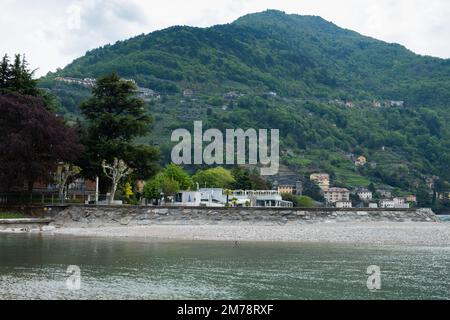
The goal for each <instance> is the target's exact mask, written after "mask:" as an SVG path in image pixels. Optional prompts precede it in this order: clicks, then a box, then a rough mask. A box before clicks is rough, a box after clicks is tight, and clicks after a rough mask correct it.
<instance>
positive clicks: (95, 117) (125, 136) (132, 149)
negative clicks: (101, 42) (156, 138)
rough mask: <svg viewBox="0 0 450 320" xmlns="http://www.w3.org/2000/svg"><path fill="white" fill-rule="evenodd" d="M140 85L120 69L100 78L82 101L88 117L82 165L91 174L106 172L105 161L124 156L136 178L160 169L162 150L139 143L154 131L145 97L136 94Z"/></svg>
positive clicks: (89, 175) (82, 109)
mask: <svg viewBox="0 0 450 320" xmlns="http://www.w3.org/2000/svg"><path fill="white" fill-rule="evenodd" d="M136 90H137V87H136V85H135V84H134V83H133V82H131V81H126V80H123V79H121V78H120V77H119V76H118V75H117V74H116V73H112V74H111V75H108V76H104V77H102V78H100V79H98V81H97V83H96V85H95V87H94V88H93V90H92V94H93V95H92V97H91V98H90V99H88V100H87V101H85V102H84V103H82V105H81V111H82V113H83V115H84V116H85V118H86V119H87V126H86V128H85V132H84V134H83V136H84V138H83V142H84V145H85V146H86V152H85V153H84V155H83V157H82V159H81V161H80V166H81V167H82V168H83V173H84V174H85V175H86V176H87V177H88V178H94V177H95V176H103V169H102V168H101V163H102V161H103V160H106V161H107V162H112V161H113V160H114V158H118V159H123V160H124V161H125V162H126V163H127V164H128V165H129V166H130V167H131V168H133V169H134V174H135V175H136V178H139V179H148V178H150V177H152V176H153V175H154V173H155V171H156V169H157V164H158V160H159V152H158V150H157V149H156V148H154V147H152V146H148V145H139V144H135V143H134V141H135V139H136V138H138V137H141V136H145V135H147V134H148V133H149V132H150V124H151V122H152V118H151V117H150V115H148V113H147V112H146V110H145V103H144V101H143V100H141V99H139V98H137V97H136Z"/></svg>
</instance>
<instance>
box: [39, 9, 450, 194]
mask: <svg viewBox="0 0 450 320" xmlns="http://www.w3.org/2000/svg"><path fill="white" fill-rule="evenodd" d="M112 71H117V72H118V73H119V75H120V76H121V77H123V78H127V79H133V80H135V81H136V82H137V84H138V85H139V86H140V87H142V88H148V89H152V90H154V91H155V92H156V93H157V95H159V97H158V96H155V98H152V99H148V103H147V107H148V110H149V112H150V113H151V114H152V115H153V117H154V119H155V121H154V127H155V128H154V130H153V134H152V136H149V137H147V139H146V141H148V142H149V143H152V144H153V143H156V144H159V145H160V147H161V149H162V151H163V154H164V155H165V160H166V161H167V160H168V156H169V154H170V153H169V151H170V146H171V144H170V143H169V141H170V133H171V130H172V129H175V128H179V127H183V128H190V127H192V124H193V121H194V120H203V121H204V127H205V128H207V127H215V128H219V129H225V128H236V127H240V128H244V129H245V128H278V129H280V134H281V136H282V143H281V150H282V154H283V156H282V159H283V162H284V164H286V165H288V166H289V168H291V170H292V171H294V172H295V173H298V174H307V173H309V172H313V171H319V170H320V171H322V170H324V171H327V172H329V173H330V174H331V175H332V177H333V180H334V181H333V183H334V184H335V185H342V186H348V187H354V186H367V185H368V184H369V183H370V182H374V183H375V184H376V185H377V186H380V187H385V186H391V187H395V188H399V189H400V190H404V191H408V190H417V189H421V188H425V186H426V185H427V183H428V182H430V181H431V180H433V179H434V180H436V177H434V178H433V176H437V177H440V178H441V181H444V180H446V181H449V180H450V173H449V170H448V169H449V163H450V127H449V123H450V119H449V118H450V116H449V113H448V108H449V107H450V60H449V59H447V60H444V59H438V58H432V57H423V56H419V55H416V54H414V53H413V52H411V51H409V50H407V49H406V48H404V47H402V46H400V45H398V44H388V43H385V42H382V41H379V40H376V39H372V38H369V37H365V36H362V35H360V34H358V33H356V32H353V31H350V30H345V29H342V28H339V27H338V26H336V25H334V24H332V23H330V22H327V21H325V20H323V19H322V18H320V17H314V16H299V15H287V14H284V13H282V12H279V11H266V12H262V13H257V14H251V15H247V16H244V17H242V18H240V19H238V20H237V21H235V22H233V23H231V24H227V25H219V26H214V27H210V28H194V27H182V26H176V27H171V28H168V29H165V30H162V31H157V32H153V33H151V34H148V35H140V36H137V37H135V38H132V39H129V40H126V41H120V42H117V43H116V44H114V45H107V46H104V47H102V48H99V49H95V50H92V51H89V52H88V53H87V54H86V55H85V56H83V57H81V58H79V59H76V60H75V61H74V62H72V63H71V64H70V65H68V66H67V67H65V68H64V69H62V70H59V71H58V72H56V73H51V74H48V75H47V76H46V77H44V78H42V79H41V80H40V84H41V86H42V87H44V88H48V89H51V90H52V92H54V93H55V94H56V95H57V96H58V97H59V100H60V102H61V110H62V112H63V113H65V115H66V116H67V117H68V118H69V119H75V118H77V117H79V104H80V102H81V101H82V100H83V99H85V98H87V97H88V96H89V94H90V91H89V88H88V87H86V86H83V85H80V84H73V83H72V84H71V83H68V82H64V81H61V77H62V78H65V77H72V78H97V77H99V76H101V75H104V74H107V73H110V72H112ZM187 89H189V90H192V92H190V91H189V90H188V91H186V90H187ZM183 93H184V94H183ZM81 120H82V119H81ZM362 155H363V156H365V157H366V158H367V159H368V163H367V164H366V165H365V166H360V167H357V166H355V165H354V162H353V161H352V160H353V159H354V157H358V156H362Z"/></svg>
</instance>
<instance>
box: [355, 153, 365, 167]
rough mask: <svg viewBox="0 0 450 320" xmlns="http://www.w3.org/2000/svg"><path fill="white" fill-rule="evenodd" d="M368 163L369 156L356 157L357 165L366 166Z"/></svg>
mask: <svg viewBox="0 0 450 320" xmlns="http://www.w3.org/2000/svg"><path fill="white" fill-rule="evenodd" d="M366 164H367V158H366V157H364V156H359V157H358V158H356V161H355V165H356V166H360V167H363V166H365V165H366Z"/></svg>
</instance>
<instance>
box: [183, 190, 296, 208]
mask: <svg viewBox="0 0 450 320" xmlns="http://www.w3.org/2000/svg"><path fill="white" fill-rule="evenodd" d="M227 203H228V204H229V205H230V206H237V207H272V208H290V207H293V203H292V202H291V201H284V200H283V198H282V196H281V194H280V193H279V192H278V191H275V190H234V191H232V192H231V194H229V195H228V196H227V195H226V194H225V192H224V190H223V189H219V188H202V189H199V190H198V191H182V192H180V193H179V194H178V195H177V196H176V198H175V205H179V206H205V207H225V206H226V204H227Z"/></svg>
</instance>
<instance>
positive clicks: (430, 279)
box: [0, 234, 450, 299]
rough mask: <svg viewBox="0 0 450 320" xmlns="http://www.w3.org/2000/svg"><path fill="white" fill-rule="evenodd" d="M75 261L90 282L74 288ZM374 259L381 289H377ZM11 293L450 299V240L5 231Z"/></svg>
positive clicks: (3, 263)
mask: <svg viewBox="0 0 450 320" xmlns="http://www.w3.org/2000/svg"><path fill="white" fill-rule="evenodd" d="M69 265H76V266H79V268H80V270H81V286H80V289H79V290H78V291H74V290H69V289H68V287H67V284H66V280H67V278H68V275H67V274H66V271H67V267H68V266H69ZM370 265H377V266H379V267H380V268H381V290H378V291H370V290H368V288H367V285H366V282H367V278H368V276H369V275H367V274H366V271H367V268H368V267H369V266H370ZM0 298H1V299H110V298H111V299H449V298H450V248H448V247H421V248H397V247H396V248H394V247H390V248H388V247H378V248H370V247H361V246H342V245H340V246H339V245H328V244H327V245H325V244H324V245H311V244H270V243H239V244H237V245H236V244H235V243H234V242H229V243H228V242H223V243H216V242H161V241H159V242H158V241H155V242H140V241H138V240H136V241H130V240H109V239H94V238H75V237H61V236H58V237H53V236H49V235H39V234H35V235H32V234H0Z"/></svg>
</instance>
